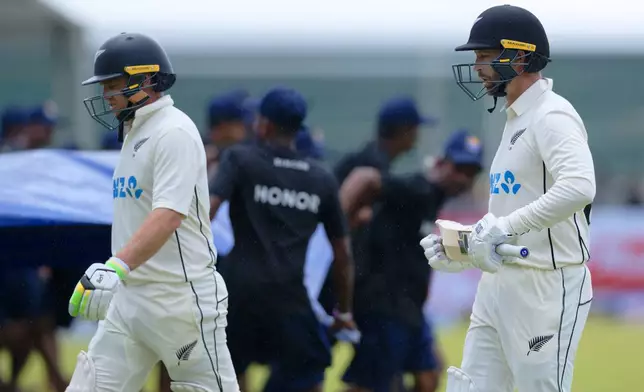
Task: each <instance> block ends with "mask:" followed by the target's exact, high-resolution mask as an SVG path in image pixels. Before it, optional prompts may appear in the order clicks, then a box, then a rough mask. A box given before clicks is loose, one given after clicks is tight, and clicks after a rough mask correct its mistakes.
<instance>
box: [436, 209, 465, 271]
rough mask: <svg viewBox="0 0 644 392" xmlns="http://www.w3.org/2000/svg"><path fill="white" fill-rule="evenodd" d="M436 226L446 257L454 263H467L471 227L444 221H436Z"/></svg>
mask: <svg viewBox="0 0 644 392" xmlns="http://www.w3.org/2000/svg"><path fill="white" fill-rule="evenodd" d="M436 226H438V229H439V230H440V233H441V237H443V247H445V254H446V255H447V257H449V259H450V260H454V261H464V262H466V261H469V258H468V255H467V249H468V245H469V239H470V233H472V226H466V225H463V224H460V223H458V222H454V221H450V220H445V219H439V220H437V221H436Z"/></svg>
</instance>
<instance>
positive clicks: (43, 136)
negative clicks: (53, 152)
mask: <svg viewBox="0 0 644 392" xmlns="http://www.w3.org/2000/svg"><path fill="white" fill-rule="evenodd" d="M57 124H58V107H57V105H56V104H55V103H54V102H52V101H48V102H45V103H44V104H42V105H38V106H36V107H34V108H32V109H31V110H29V112H28V119H27V125H26V126H25V135H26V137H27V140H28V143H27V148H28V149H36V148H44V147H48V146H50V145H51V141H52V140H51V138H52V136H53V133H54V129H55V128H56V125H57Z"/></svg>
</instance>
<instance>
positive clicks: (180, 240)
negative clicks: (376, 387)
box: [67, 33, 239, 392]
mask: <svg viewBox="0 0 644 392" xmlns="http://www.w3.org/2000/svg"><path fill="white" fill-rule="evenodd" d="M175 79H176V77H175V74H174V71H173V69H172V65H171V64H170V60H169V59H168V56H167V55H166V53H165V51H164V50H163V48H162V47H161V46H159V44H158V43H157V42H156V41H154V40H153V39H151V38H149V37H146V36H145V35H141V34H129V33H123V34H120V35H117V36H115V37H113V38H110V39H109V40H108V41H106V42H105V43H104V44H103V45H102V46H101V47H100V49H99V50H98V51H97V52H96V55H95V58H94V76H93V77H91V78H90V79H88V80H86V81H85V82H83V85H91V84H98V83H100V85H101V86H102V90H103V94H101V95H98V96H95V97H91V98H87V99H85V105H86V107H87V109H88V111H89V113H90V115H91V116H92V117H93V118H94V119H96V120H97V121H99V122H100V123H101V124H103V125H105V126H106V127H107V128H110V129H118V131H119V138H120V139H121V140H123V147H122V149H121V154H120V159H119V162H118V165H117V167H116V170H115V172H114V177H113V185H114V188H113V198H114V221H113V224H112V257H110V258H109V259H108V260H107V262H106V263H105V264H102V263H96V264H92V265H91V266H90V267H89V268H88V269H87V271H86V272H85V275H83V277H82V278H81V280H80V281H79V283H78V285H77V286H76V289H75V291H74V293H73V295H72V297H71V299H70V303H69V312H70V314H71V315H72V316H82V317H84V318H86V319H90V320H103V321H102V322H100V323H99V327H98V330H97V332H96V334H95V335H94V337H93V339H92V340H91V342H90V344H89V349H88V352H87V353H85V352H81V353H80V354H79V355H78V361H77V364H76V369H75V370H74V374H73V376H72V380H71V383H70V385H69V387H68V388H67V391H68V392H138V391H140V390H141V389H142V388H143V385H144V383H145V381H146V379H147V376H148V374H149V372H150V371H151V370H152V368H153V367H154V365H155V364H156V363H157V362H159V361H163V363H164V364H165V366H166V367H167V369H168V371H169V374H170V377H171V379H172V384H171V388H172V390H173V391H175V392H215V391H217V392H237V391H239V387H238V385H237V381H236V377H235V371H234V369H233V365H232V361H231V358H230V353H229V351H228V348H227V347H226V333H225V327H226V314H227V307H228V300H227V298H228V292H227V289H226V285H225V283H224V281H223V280H222V278H221V276H220V275H219V273H218V272H217V271H216V269H215V262H216V257H217V255H216V250H215V247H214V245H213V242H212V233H211V231H210V224H209V221H208V214H209V211H208V210H209V197H208V184H207V181H208V180H207V177H206V156H205V150H204V146H203V143H202V141H201V137H200V135H199V132H198V131H197V128H196V126H195V124H194V123H193V122H192V120H190V118H189V117H188V116H186V115H185V114H184V113H183V112H181V111H180V110H179V109H177V108H175V107H174V102H173V101H172V98H171V97H170V96H169V95H164V91H166V90H168V89H169V88H170V87H172V85H173V84H174V82H175ZM105 116H111V117H108V118H114V117H115V118H114V121H113V122H111V123H110V122H108V121H106V120H105Z"/></svg>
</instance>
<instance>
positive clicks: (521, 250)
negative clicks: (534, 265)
mask: <svg viewBox="0 0 644 392" xmlns="http://www.w3.org/2000/svg"><path fill="white" fill-rule="evenodd" d="M496 253H498V254H500V255H501V256H507V257H518V258H520V259H525V258H526V257H528V255H529V254H530V251H529V250H528V248H526V247H525V246H518V245H511V244H501V245H497V247H496Z"/></svg>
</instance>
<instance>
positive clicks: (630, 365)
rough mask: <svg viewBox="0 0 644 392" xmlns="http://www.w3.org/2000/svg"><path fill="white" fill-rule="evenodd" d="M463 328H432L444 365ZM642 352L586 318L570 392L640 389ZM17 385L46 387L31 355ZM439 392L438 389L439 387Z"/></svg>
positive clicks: (66, 355) (330, 387)
mask: <svg viewBox="0 0 644 392" xmlns="http://www.w3.org/2000/svg"><path fill="white" fill-rule="evenodd" d="M466 330H467V324H466V323H461V324H458V325H457V326H455V327H452V328H449V329H444V330H438V334H439V337H438V341H439V343H440V345H441V348H442V350H443V352H444V354H445V357H446V358H445V359H446V365H447V366H449V365H458V364H460V361H461V348H462V345H463V340H464V337H465V332H466ZM86 347H87V341H85V340H81V341H78V339H71V338H65V339H63V340H62V341H61V358H63V361H62V365H63V370H64V371H65V372H66V373H67V374H68V375H71V373H72V371H73V367H74V364H75V361H76V354H77V353H78V351H79V350H81V349H85V348H86ZM642 353H644V324H629V323H625V322H622V321H616V320H612V319H608V318H599V317H592V318H591V319H590V320H589V322H588V325H587V326H586V330H585V331H584V335H583V337H582V341H581V345H580V347H579V352H578V356H577V361H576V363H575V378H574V380H575V381H574V384H573V390H574V391H580V392H606V391H616V392H617V391H620V392H630V391H635V390H638V388H640V387H641V379H642V377H641V374H642V364H643V362H642V361H641V358H642V355H643V354H642ZM351 356H352V350H351V347H350V346H347V345H339V346H337V347H336V349H335V352H334V357H333V366H332V367H331V368H329V369H328V370H327V382H326V387H325V389H324V390H325V392H340V391H342V389H343V388H342V383H341V382H340V376H341V375H342V373H343V371H344V369H345V368H346V365H347V364H348V363H349V361H350V359H351ZM8 359H9V358H8V357H7V355H6V353H2V355H0V370H1V371H2V375H3V378H4V379H6V376H7V375H8V371H9V362H8ZM249 375H250V378H251V385H252V389H251V391H252V392H259V391H261V387H262V385H263V383H264V382H265V380H266V377H267V376H268V373H267V371H266V369H264V368H262V367H259V366H255V367H253V368H252V369H251V370H250V374H249ZM156 376H157V374H156V371H155V372H154V373H153V374H152V375H151V377H150V380H148V383H147V386H146V389H145V392H156V391H157V389H156V386H157V383H156V378H157V377H156ZM20 381H21V382H20V385H21V386H22V388H23V391H24V392H44V391H47V389H46V385H45V383H46V381H45V372H44V366H43V363H42V361H41V359H40V358H39V357H38V356H36V355H33V356H32V357H31V358H30V360H29V363H28V364H27V368H26V369H25V371H24V372H23V374H22V377H21V380H20ZM440 391H441V392H443V391H444V390H443V389H442V388H441V389H440Z"/></svg>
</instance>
